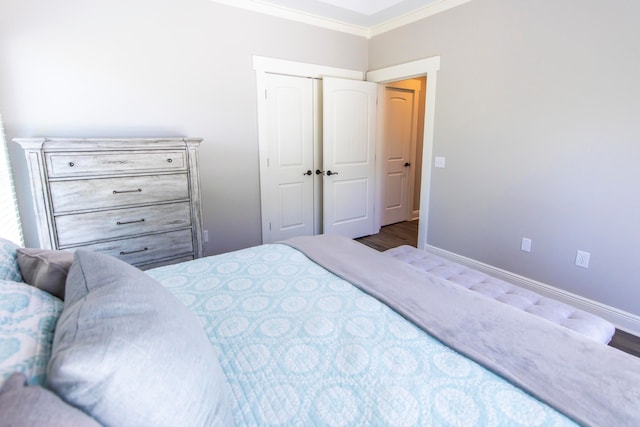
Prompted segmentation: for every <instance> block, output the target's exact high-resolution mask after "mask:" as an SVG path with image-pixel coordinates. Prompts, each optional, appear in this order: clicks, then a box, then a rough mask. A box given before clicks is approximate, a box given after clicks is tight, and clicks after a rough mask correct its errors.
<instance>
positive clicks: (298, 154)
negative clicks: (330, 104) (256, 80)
mask: <svg viewBox="0 0 640 427" xmlns="http://www.w3.org/2000/svg"><path fill="white" fill-rule="evenodd" d="M266 83H267V89H266V93H265V97H266V111H265V113H266V133H267V135H266V137H267V143H266V147H267V159H266V162H263V165H264V164H265V163H266V165H267V169H268V171H267V173H263V174H261V179H262V180H263V181H266V182H261V191H262V192H263V193H266V194H262V215H263V220H264V219H265V218H266V219H267V221H268V225H267V227H268V228H269V231H268V233H267V236H265V237H264V238H263V240H264V243H269V242H276V241H279V240H284V239H288V238H291V237H296V236H303V235H313V234H314V223H313V221H314V177H315V176H316V175H315V169H314V163H313V161H314V152H313V150H314V119H313V111H314V108H313V104H314V97H313V80H312V79H307V78H302V77H291V76H283V75H278V74H269V75H268V76H267V82H266ZM264 235H265V233H264V232H263V236H264Z"/></svg>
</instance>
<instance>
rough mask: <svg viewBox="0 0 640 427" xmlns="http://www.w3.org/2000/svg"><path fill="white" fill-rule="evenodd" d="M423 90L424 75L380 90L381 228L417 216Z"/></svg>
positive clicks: (418, 206)
mask: <svg viewBox="0 0 640 427" xmlns="http://www.w3.org/2000/svg"><path fill="white" fill-rule="evenodd" d="M425 89H426V76H421V77H418V78H412V79H405V80H399V81H395V82H388V83H385V84H383V85H381V88H380V91H379V99H380V104H382V105H381V106H382V108H381V119H382V123H383V125H382V127H381V130H382V134H381V136H380V137H381V139H382V141H381V148H382V153H381V157H382V161H381V162H380V168H381V174H380V176H381V187H382V188H381V198H380V205H381V206H380V212H381V223H380V225H381V226H388V225H391V224H396V223H400V222H404V221H413V220H417V219H418V218H419V216H420V184H421V178H422V176H421V175H422V174H421V173H420V172H421V171H422V151H423V140H424V116H425V114H424V112H425V93H426V90H425Z"/></svg>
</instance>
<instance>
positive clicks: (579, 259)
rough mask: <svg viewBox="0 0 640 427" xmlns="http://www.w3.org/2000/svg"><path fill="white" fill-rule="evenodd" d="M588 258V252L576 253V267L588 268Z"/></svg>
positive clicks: (589, 256)
mask: <svg viewBox="0 0 640 427" xmlns="http://www.w3.org/2000/svg"><path fill="white" fill-rule="evenodd" d="M589 258H591V254H590V253H589V252H585V251H578V252H577V253H576V265H577V266H578V267H582V268H589Z"/></svg>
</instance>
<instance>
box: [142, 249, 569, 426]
mask: <svg viewBox="0 0 640 427" xmlns="http://www.w3.org/2000/svg"><path fill="white" fill-rule="evenodd" d="M148 273H149V274H150V275H151V276H152V277H154V278H156V279H157V280H158V281H160V282H161V283H162V284H163V285H164V286H166V287H167V288H169V290H171V291H172V292H173V293H174V294H175V295H176V296H177V297H178V298H179V299H180V300H181V301H182V302H183V303H184V304H186V305H187V306H188V307H189V308H190V309H191V310H192V311H193V312H195V313H196V314H197V315H198V316H199V317H200V319H201V321H202V322H203V325H204V327H205V330H206V332H207V334H208V335H209V338H210V340H211V342H212V344H213V345H214V347H216V348H217V349H218V351H219V355H220V362H221V365H222V367H223V369H224V371H225V373H226V375H227V379H228V381H229V383H230V385H231V389H232V392H233V400H234V402H235V403H234V417H235V420H236V424H237V425H238V426H276V425H277V426H320V425H328V426H403V427H406V426H450V425H451V426H568V425H575V424H574V423H573V422H572V421H571V420H569V419H568V418H566V417H565V416H564V415H562V414H560V413H558V412H556V411H555V410H553V409H552V408H550V407H548V406H546V405H545V404H543V403H541V402H540V401H538V400H536V399H534V398H533V397H531V396H529V395H528V394H526V393H525V392H523V391H521V390H519V389H518V388H517V387H515V386H513V385H511V384H510V383H508V382H507V381H505V380H503V379H501V378H500V377H498V376H496V375H495V374H493V373H492V372H490V371H488V370H486V369H485V368H483V367H481V366H480V365H478V364H476V363H475V362H473V361H471V360H469V359H467V358H465V357H464V356H462V355H460V354H458V353H456V352H455V351H453V350H452V349H450V348H449V347H447V346H445V345H443V344H442V343H440V342H439V341H438V340H436V339H434V338H432V337H431V336H429V335H427V334H426V333H424V332H423V331H422V330H421V329H419V328H417V327H416V326H414V325H413V324H412V323H410V322H409V321H407V320H405V319H404V318H403V317H401V316H400V315H399V314H397V313H396V312H395V311H393V310H392V309H390V308H388V307H387V306H385V305H384V304H382V303H381V302H379V301H378V300H376V299H374V298H373V297H370V296H369V295H367V294H365V293H363V292H362V291H360V290H358V289H357V288H355V287H354V286H352V285H351V284H349V283H348V282H346V281H344V280H342V279H340V278H338V277H337V276H335V275H333V274H332V273H330V272H328V271H327V270H325V269H324V268H322V267H320V266H318V265H316V264H315V263H313V262H312V261H310V260H309V259H308V258H307V257H305V256H304V255H303V254H302V253H300V252H298V251H297V250H295V249H293V248H291V247H289V246H286V245H280V244H272V245H263V246H259V247H254V248H249V249H245V250H241V251H237V252H232V253H227V254H223V255H217V256H214V257H208V258H201V259H198V260H195V261H191V262H186V263H182V264H177V265H172V266H167V267H161V268H157V269H154V270H150V271H149V272H148Z"/></svg>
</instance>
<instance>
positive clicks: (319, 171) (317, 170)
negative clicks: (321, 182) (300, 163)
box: [316, 169, 324, 175]
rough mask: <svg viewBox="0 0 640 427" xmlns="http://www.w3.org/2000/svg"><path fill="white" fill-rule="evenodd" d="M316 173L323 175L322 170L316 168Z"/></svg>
mask: <svg viewBox="0 0 640 427" xmlns="http://www.w3.org/2000/svg"><path fill="white" fill-rule="evenodd" d="M316 175H324V172H322V171H321V170H320V169H316Z"/></svg>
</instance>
